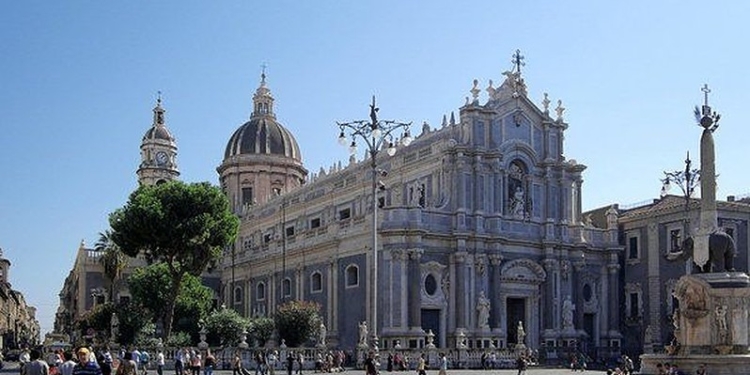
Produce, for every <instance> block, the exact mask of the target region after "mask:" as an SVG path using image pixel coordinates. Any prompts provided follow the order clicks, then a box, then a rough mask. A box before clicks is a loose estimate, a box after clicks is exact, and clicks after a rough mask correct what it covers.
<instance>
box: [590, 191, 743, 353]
mask: <svg viewBox="0 0 750 375" xmlns="http://www.w3.org/2000/svg"><path fill="white" fill-rule="evenodd" d="M717 210H718V224H719V227H720V228H722V229H723V230H724V231H725V232H726V233H727V234H729V235H731V236H732V237H733V238H734V241H735V246H736V248H737V256H736V258H735V262H734V265H735V267H736V269H737V270H738V271H742V272H747V271H748V269H750V258H748V221H749V220H750V202H749V201H748V200H746V199H742V200H736V199H735V198H734V197H731V196H730V197H728V199H727V200H726V201H717ZM699 213H700V199H690V200H689V201H687V205H686V200H685V198H684V197H681V196H674V195H666V196H664V197H662V198H660V199H657V200H653V201H651V202H649V203H647V204H642V205H639V206H636V207H627V208H625V207H622V208H621V207H619V206H617V205H614V206H612V207H605V208H602V209H599V210H594V211H592V212H590V213H587V215H592V216H593V217H595V218H596V219H595V220H593V221H594V222H596V223H597V225H598V226H605V225H606V224H605V223H606V222H607V221H608V220H609V221H610V222H612V221H616V223H617V226H618V233H619V238H620V243H621V244H622V246H623V247H624V252H623V254H622V256H621V260H620V265H621V268H622V273H621V277H622V287H623V289H622V295H621V297H620V298H621V299H622V311H621V316H622V318H621V323H622V328H621V332H622V333H623V335H624V345H625V347H624V348H623V349H624V350H625V351H626V352H627V353H629V354H632V355H637V354H639V353H642V352H643V348H644V345H647V344H650V345H651V346H653V347H655V348H656V349H659V348H661V347H663V346H664V345H666V344H669V343H670V342H671V341H672V339H673V337H674V324H673V321H672V317H673V314H674V311H675V309H676V308H678V306H677V299H676V298H675V297H673V292H674V286H675V283H676V282H677V280H678V279H679V278H680V277H681V276H683V275H685V274H687V273H691V272H694V271H693V266H692V263H691V262H686V261H669V260H667V259H666V253H667V252H668V251H675V250H677V249H678V248H679V247H680V246H681V244H682V241H683V240H685V238H686V235H685V233H686V229H687V230H688V231H689V232H693V233H694V230H695V229H694V228H695V227H696V226H697V224H698V223H699ZM607 218H608V219H607ZM686 219H687V221H686ZM634 358H635V357H634Z"/></svg>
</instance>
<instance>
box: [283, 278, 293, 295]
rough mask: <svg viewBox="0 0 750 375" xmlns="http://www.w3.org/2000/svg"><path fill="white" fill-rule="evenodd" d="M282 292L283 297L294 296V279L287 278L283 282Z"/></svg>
mask: <svg viewBox="0 0 750 375" xmlns="http://www.w3.org/2000/svg"><path fill="white" fill-rule="evenodd" d="M281 294H282V296H283V297H291V296H292V279H290V278H288V277H287V278H286V279H284V281H283V282H282V283H281Z"/></svg>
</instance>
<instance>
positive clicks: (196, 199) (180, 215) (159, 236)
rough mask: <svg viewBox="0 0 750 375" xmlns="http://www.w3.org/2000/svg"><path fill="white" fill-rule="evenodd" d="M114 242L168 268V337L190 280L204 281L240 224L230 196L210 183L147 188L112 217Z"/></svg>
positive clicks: (164, 319) (165, 317)
mask: <svg viewBox="0 0 750 375" xmlns="http://www.w3.org/2000/svg"><path fill="white" fill-rule="evenodd" d="M109 224H110V226H111V227H112V231H113V233H112V236H111V237H112V240H113V241H114V243H115V244H117V245H118V246H119V247H120V249H121V250H122V251H123V252H124V253H125V254H127V255H129V256H137V255H138V254H141V253H142V254H144V255H145V256H146V258H147V259H149V260H152V261H161V262H164V263H165V264H166V265H167V270H168V275H169V277H170V279H171V283H170V284H169V285H170V286H171V290H170V291H169V294H168V295H167V299H166V304H165V306H164V311H165V313H164V317H163V322H164V337H169V336H170V334H171V332H172V321H173V318H174V310H175V303H176V301H177V296H178V294H179V291H180V287H181V285H182V281H183V277H184V276H185V275H194V276H198V275H200V274H201V273H202V272H203V271H204V270H205V269H206V266H208V265H210V264H213V263H214V262H215V261H216V260H217V259H219V257H221V252H222V250H223V249H224V248H225V247H227V246H229V245H231V244H232V242H233V241H234V239H235V237H236V236H237V229H238V227H239V220H238V219H237V217H236V216H235V215H234V214H233V213H232V212H231V210H230V209H229V201H228V200H227V198H226V196H224V194H223V193H222V192H221V190H220V189H218V188H217V187H215V186H212V185H211V184H209V183H207V182H203V183H193V184H186V183H184V182H180V181H172V182H167V183H164V184H158V185H149V186H147V185H143V186H140V187H139V188H138V189H137V190H136V191H135V192H133V193H132V194H131V195H130V198H129V199H128V202H127V203H126V204H125V206H124V207H122V208H119V209H117V210H116V211H115V212H113V213H112V214H110V217H109Z"/></svg>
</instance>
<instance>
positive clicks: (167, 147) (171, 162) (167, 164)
mask: <svg viewBox="0 0 750 375" xmlns="http://www.w3.org/2000/svg"><path fill="white" fill-rule="evenodd" d="M164 112H165V111H164V108H162V106H161V96H160V97H159V98H158V99H157V101H156V107H154V122H153V124H152V125H151V128H150V129H149V130H148V131H146V134H145V135H144V136H143V140H142V141H141V164H140V166H139V167H138V171H137V172H136V174H138V183H139V184H147V185H153V184H161V183H164V182H167V181H171V180H174V179H176V178H177V177H178V176H179V175H180V171H179V170H177V143H176V142H175V139H174V137H173V136H172V134H171V133H170V132H169V130H168V129H167V127H166V126H165V125H164Z"/></svg>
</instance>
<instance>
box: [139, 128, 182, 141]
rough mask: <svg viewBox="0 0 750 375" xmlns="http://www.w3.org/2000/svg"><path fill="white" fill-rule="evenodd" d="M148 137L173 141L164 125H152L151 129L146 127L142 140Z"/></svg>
mask: <svg viewBox="0 0 750 375" xmlns="http://www.w3.org/2000/svg"><path fill="white" fill-rule="evenodd" d="M149 139H155V140H162V141H167V142H174V137H172V133H170V132H169V130H167V128H166V127H164V126H154V127H152V128H151V129H148V130H147V131H146V134H144V135H143V140H144V141H145V140H149Z"/></svg>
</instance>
